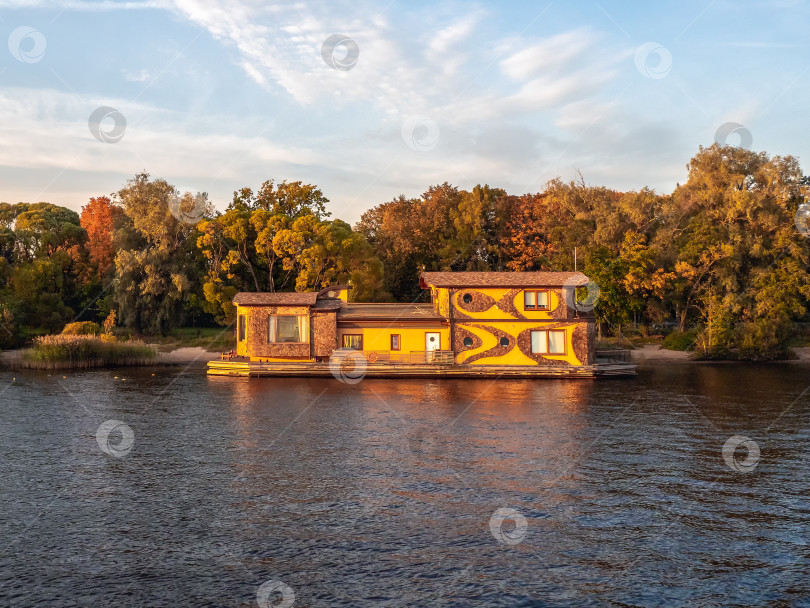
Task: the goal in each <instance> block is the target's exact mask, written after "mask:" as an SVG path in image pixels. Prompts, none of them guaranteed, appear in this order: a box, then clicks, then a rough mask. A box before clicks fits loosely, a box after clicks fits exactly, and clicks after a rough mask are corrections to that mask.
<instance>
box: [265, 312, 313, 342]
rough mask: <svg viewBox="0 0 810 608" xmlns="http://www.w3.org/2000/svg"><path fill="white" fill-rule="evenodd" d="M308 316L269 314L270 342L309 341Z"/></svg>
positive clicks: (268, 337)
mask: <svg viewBox="0 0 810 608" xmlns="http://www.w3.org/2000/svg"><path fill="white" fill-rule="evenodd" d="M307 321H308V318H307V317H305V316H304V315H269V316H268V317H267V341H268V342H308V341H309V336H308V335H307V328H308V323H307Z"/></svg>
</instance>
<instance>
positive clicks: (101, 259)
mask: <svg viewBox="0 0 810 608" xmlns="http://www.w3.org/2000/svg"><path fill="white" fill-rule="evenodd" d="M123 213H124V210H123V209H122V208H121V207H119V206H118V205H116V204H114V203H113V202H112V201H110V199H109V198H107V197H106V196H97V197H94V198H91V199H90V202H89V203H88V204H87V205H85V206H84V207H82V214H81V218H80V222H81V225H82V228H84V229H85V230H86V231H87V250H88V253H89V257H90V263H91V264H92V265H93V266H94V267H95V269H96V272H97V274H98V276H99V278H101V277H103V276H104V275H105V274H106V273H107V271H108V270H109V269H110V268H112V266H113V263H114V261H115V251H114V250H113V232H114V231H115V225H116V221H117V220H118V218H119V217H121V215H123Z"/></svg>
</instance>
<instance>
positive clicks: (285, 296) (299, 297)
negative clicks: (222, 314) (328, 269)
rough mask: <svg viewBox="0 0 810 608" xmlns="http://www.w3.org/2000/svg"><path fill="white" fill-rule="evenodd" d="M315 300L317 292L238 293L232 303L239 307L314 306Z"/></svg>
mask: <svg viewBox="0 0 810 608" xmlns="http://www.w3.org/2000/svg"><path fill="white" fill-rule="evenodd" d="M317 299H318V292H317V291H308V292H305V293H297V292H276V293H265V292H249V291H240V292H239V293H238V294H236V295H235V296H234V297H233V303H234V304H238V305H239V306H314V304H315V301H316V300H317Z"/></svg>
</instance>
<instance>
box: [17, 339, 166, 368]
mask: <svg viewBox="0 0 810 608" xmlns="http://www.w3.org/2000/svg"><path fill="white" fill-rule="evenodd" d="M156 357H157V351H156V350H155V349H154V348H153V347H152V346H149V345H147V344H144V343H143V342H138V341H130V342H118V341H116V340H115V339H114V338H111V337H107V336H102V337H100V338H99V337H96V336H77V335H58V336H40V337H38V338H35V339H34V345H33V346H32V347H31V348H29V349H27V350H25V351H23V353H22V356H21V358H20V366H21V367H24V368H28V369H84V368H90V367H118V366H126V365H149V364H152V363H154V361H155V358H156Z"/></svg>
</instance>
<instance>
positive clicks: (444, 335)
mask: <svg viewBox="0 0 810 608" xmlns="http://www.w3.org/2000/svg"><path fill="white" fill-rule="evenodd" d="M426 332H437V333H439V334H441V337H440V341H441V344H440V346H439V348H440V349H441V350H450V329H449V328H448V327H440V328H435V329H431V328H424V327H420V328H413V327H364V328H362V329H346V328H338V348H339V347H341V346H343V334H363V350H365V351H370V350H379V351H389V350H391V334H399V336H400V339H399V341H400V349H399V352H401V353H409V352H411V351H423V350H425V333H426ZM392 352H396V351H392Z"/></svg>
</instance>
